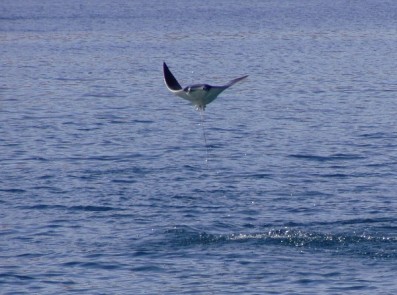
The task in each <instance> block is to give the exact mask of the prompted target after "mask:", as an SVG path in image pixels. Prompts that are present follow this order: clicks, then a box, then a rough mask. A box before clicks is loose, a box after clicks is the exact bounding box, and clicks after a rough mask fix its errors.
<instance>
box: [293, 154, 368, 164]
mask: <svg viewBox="0 0 397 295" xmlns="http://www.w3.org/2000/svg"><path fill="white" fill-rule="evenodd" d="M289 157H290V158H296V159H302V160H308V161H316V162H328V161H346V160H361V159H365V157H362V156H359V155H355V154H340V153H338V154H333V155H330V156H318V155H303V154H292V155H289Z"/></svg>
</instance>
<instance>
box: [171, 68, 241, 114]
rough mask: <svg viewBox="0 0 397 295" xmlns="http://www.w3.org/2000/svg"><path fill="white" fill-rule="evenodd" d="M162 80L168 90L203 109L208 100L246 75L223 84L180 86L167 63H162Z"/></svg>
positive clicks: (212, 99)
mask: <svg viewBox="0 0 397 295" xmlns="http://www.w3.org/2000/svg"><path fill="white" fill-rule="evenodd" d="M163 72H164V82H165V85H166V86H167V88H168V90H169V91H171V92H172V93H173V94H175V95H176V96H179V97H181V98H183V99H186V100H188V101H190V102H191V103H192V104H193V105H195V106H196V108H197V110H202V111H204V110H205V107H206V105H207V104H209V103H210V102H212V101H214V100H215V98H217V97H218V95H219V94H221V93H222V92H223V91H224V90H226V89H227V88H229V87H230V86H232V85H234V84H235V83H237V82H239V81H241V80H243V79H245V78H247V77H248V75H247V76H243V77H240V78H236V79H233V80H231V81H229V82H228V83H227V84H225V85H223V86H212V85H208V84H193V85H188V86H186V87H182V86H181V85H180V84H179V82H178V80H177V79H176V78H175V76H174V75H173V74H172V73H171V71H170V69H169V68H168V66H167V64H166V63H165V62H164V63H163Z"/></svg>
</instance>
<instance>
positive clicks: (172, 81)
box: [163, 62, 182, 91]
mask: <svg viewBox="0 0 397 295" xmlns="http://www.w3.org/2000/svg"><path fill="white" fill-rule="evenodd" d="M163 71H164V80H165V83H166V84H167V86H168V88H170V89H171V90H174V91H177V90H181V89H182V86H181V85H180V84H179V83H178V81H177V80H176V78H175V77H174V75H173V74H172V73H171V71H170V69H169V68H168V66H167V64H166V63H165V62H164V63H163Z"/></svg>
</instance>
